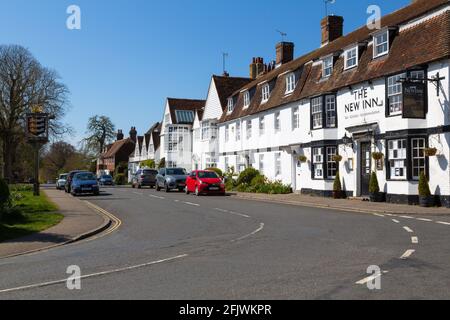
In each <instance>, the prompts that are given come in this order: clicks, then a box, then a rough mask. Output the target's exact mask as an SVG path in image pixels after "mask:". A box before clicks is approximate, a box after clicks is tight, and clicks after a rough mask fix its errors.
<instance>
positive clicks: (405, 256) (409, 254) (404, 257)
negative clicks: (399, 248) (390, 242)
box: [400, 250, 416, 260]
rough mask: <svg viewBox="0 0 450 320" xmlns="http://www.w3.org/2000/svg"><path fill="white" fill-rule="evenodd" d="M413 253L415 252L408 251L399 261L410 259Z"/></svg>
mask: <svg viewBox="0 0 450 320" xmlns="http://www.w3.org/2000/svg"><path fill="white" fill-rule="evenodd" d="M415 252H416V250H408V251H406V252H405V253H404V254H403V255H402V256H401V257H400V259H402V260H406V259H408V258H409V257H411V256H412V255H413V254H414V253H415Z"/></svg>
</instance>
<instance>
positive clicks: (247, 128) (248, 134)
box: [245, 120, 253, 140]
mask: <svg viewBox="0 0 450 320" xmlns="http://www.w3.org/2000/svg"><path fill="white" fill-rule="evenodd" d="M252 131H253V124H252V120H247V121H246V122H245V136H246V138H247V140H250V139H251V138H252V136H253V132H252Z"/></svg>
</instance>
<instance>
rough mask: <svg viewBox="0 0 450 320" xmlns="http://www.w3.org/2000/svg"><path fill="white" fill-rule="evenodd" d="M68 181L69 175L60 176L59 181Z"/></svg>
mask: <svg viewBox="0 0 450 320" xmlns="http://www.w3.org/2000/svg"><path fill="white" fill-rule="evenodd" d="M66 179H67V174H62V175H60V176H59V180H66Z"/></svg>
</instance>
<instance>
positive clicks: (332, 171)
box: [327, 147, 338, 179]
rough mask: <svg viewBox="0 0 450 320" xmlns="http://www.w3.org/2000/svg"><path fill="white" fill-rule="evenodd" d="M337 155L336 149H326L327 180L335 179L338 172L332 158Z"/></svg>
mask: <svg viewBox="0 0 450 320" xmlns="http://www.w3.org/2000/svg"><path fill="white" fill-rule="evenodd" d="M336 155H337V148H336V147H327V178H328V179H334V178H336V173H337V170H338V166H337V163H336V161H334V157H335V156H336Z"/></svg>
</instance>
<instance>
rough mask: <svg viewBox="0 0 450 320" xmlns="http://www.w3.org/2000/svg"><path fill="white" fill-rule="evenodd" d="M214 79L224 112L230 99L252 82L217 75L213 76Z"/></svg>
mask: <svg viewBox="0 0 450 320" xmlns="http://www.w3.org/2000/svg"><path fill="white" fill-rule="evenodd" d="M213 79H214V83H215V85H216V90H217V94H218V95H219V99H220V104H221V106H222V110H225V109H226V107H227V100H228V97H230V96H231V95H232V94H233V93H234V92H235V91H236V90H239V89H240V88H242V87H243V86H245V85H247V84H249V83H250V82H251V81H252V80H251V79H250V78H237V77H223V76H216V75H214V76H213Z"/></svg>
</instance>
